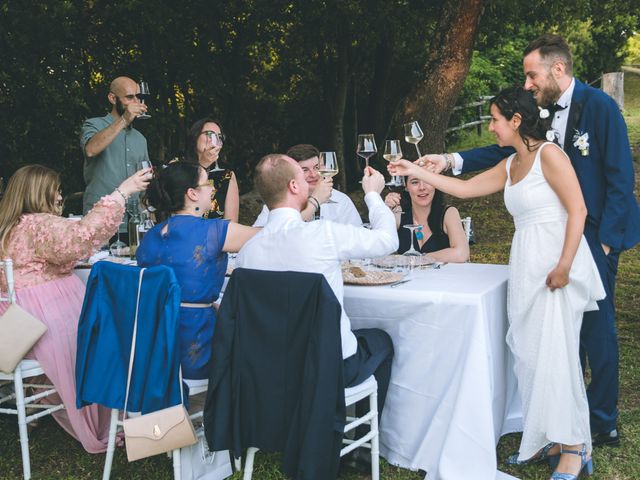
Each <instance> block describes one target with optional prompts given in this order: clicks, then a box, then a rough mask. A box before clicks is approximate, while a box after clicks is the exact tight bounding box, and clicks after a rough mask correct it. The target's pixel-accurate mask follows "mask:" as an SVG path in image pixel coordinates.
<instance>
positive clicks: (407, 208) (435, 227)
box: [400, 188, 444, 235]
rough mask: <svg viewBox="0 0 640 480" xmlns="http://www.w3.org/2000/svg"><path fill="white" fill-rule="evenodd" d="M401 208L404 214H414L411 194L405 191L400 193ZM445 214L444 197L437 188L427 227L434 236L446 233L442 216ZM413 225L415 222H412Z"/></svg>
mask: <svg viewBox="0 0 640 480" xmlns="http://www.w3.org/2000/svg"><path fill="white" fill-rule="evenodd" d="M400 207H402V211H403V212H412V211H413V208H412V207H411V196H410V195H409V192H407V191H406V190H403V191H402V193H400ZM443 212H444V195H443V194H442V192H441V191H440V190H438V189H437V188H436V189H434V190H433V200H432V201H431V211H430V212H429V216H428V217H427V225H429V229H430V230H431V233H432V234H433V235H436V234H440V233H444V230H443V228H442V214H443ZM412 223H413V220H412Z"/></svg>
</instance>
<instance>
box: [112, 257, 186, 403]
mask: <svg viewBox="0 0 640 480" xmlns="http://www.w3.org/2000/svg"><path fill="white" fill-rule="evenodd" d="M145 270H146V268H141V269H140V277H139V278H138V298H137V300H136V316H135V317H134V319H133V336H132V338H131V354H130V355H129V372H128V373H127V390H126V393H125V396H124V413H125V414H126V413H127V404H128V403H129V387H130V386H131V372H132V371H133V359H134V358H135V354H136V337H137V336H138V312H139V309H140V293H141V291H142V276H143V275H144V271H145ZM179 377H180V384H179V386H180V403H181V404H184V394H183V392H182V365H180V369H179Z"/></svg>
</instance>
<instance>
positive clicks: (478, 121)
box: [446, 96, 493, 135]
mask: <svg viewBox="0 0 640 480" xmlns="http://www.w3.org/2000/svg"><path fill="white" fill-rule="evenodd" d="M492 98H493V96H484V97H480V100H478V101H477V102H470V103H466V104H464V105H458V106H457V107H453V111H454V112H455V111H458V110H466V109H467V108H475V109H476V118H475V120H473V121H471V122H467V123H463V124H462V125H457V126H455V127H449V128H447V130H446V133H449V132H455V131H457V130H464V129H465V128H471V127H476V131H477V132H478V135H482V124H483V123H484V122H486V121H487V120H489V119H490V118H491V115H483V108H484V106H485V105H486V104H487V102H488V101H489V100H491V99H492Z"/></svg>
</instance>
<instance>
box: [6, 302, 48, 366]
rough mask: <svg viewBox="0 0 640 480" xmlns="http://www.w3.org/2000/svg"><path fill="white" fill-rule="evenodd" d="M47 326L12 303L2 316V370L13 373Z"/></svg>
mask: <svg viewBox="0 0 640 480" xmlns="http://www.w3.org/2000/svg"><path fill="white" fill-rule="evenodd" d="M46 331H47V326H46V325H45V324H44V323H42V322H41V321H40V320H38V319H37V318H36V317H34V316H33V315H31V314H30V313H29V312H27V311H26V310H24V309H23V308H21V307H20V306H18V305H16V304H15V303H12V304H11V305H9V308H8V309H7V311H6V312H4V315H2V316H1V317H0V371H3V372H4V373H11V372H13V371H14V370H15V368H16V365H18V363H20V361H21V360H22V359H23V358H24V356H25V355H26V354H27V352H29V350H31V347H33V346H34V345H35V344H36V342H37V341H38V340H40V337H41V336H42V335H44V333H45V332H46Z"/></svg>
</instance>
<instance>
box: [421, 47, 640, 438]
mask: <svg viewBox="0 0 640 480" xmlns="http://www.w3.org/2000/svg"><path fill="white" fill-rule="evenodd" d="M523 66H524V74H525V77H526V80H525V88H526V89H527V90H531V91H532V92H533V94H534V96H535V98H536V101H537V103H538V105H540V106H541V107H546V108H547V109H548V110H549V112H550V114H551V115H553V122H552V128H553V131H552V132H551V133H550V134H553V135H554V137H555V139H556V140H557V141H558V143H559V144H560V146H562V147H563V148H564V151H565V152H566V153H567V155H568V156H569V158H570V159H571V163H572V164H573V167H574V168H575V171H576V174H577V175H578V180H579V181H580V186H581V188H582V194H583V195H584V200H585V203H586V205H587V212H588V213H587V220H586V223H585V228H584V236H585V238H586V239H587V242H588V243H589V248H590V249H591V253H592V254H593V258H594V259H595V262H596V264H597V266H598V270H599V272H600V277H601V278H602V283H603V284H604V287H605V290H606V292H607V297H606V298H605V299H604V300H602V301H600V302H598V306H599V308H600V309H599V310H598V311H593V312H587V313H585V314H584V317H583V322H582V329H581V332H580V356H581V360H582V364H583V367H586V364H587V363H588V365H589V368H590V369H591V383H590V384H589V386H588V388H587V397H588V400H589V411H590V417H591V432H592V435H593V445H594V446H599V445H612V446H617V445H619V444H620V439H619V435H618V427H617V420H618V407H617V403H618V340H617V333H616V325H615V307H614V293H615V281H616V273H617V269H618V256H619V254H620V252H621V251H623V250H626V249H629V248H632V247H633V246H634V245H635V244H637V243H638V242H639V241H640V209H639V208H638V202H637V201H636V198H635V195H634V193H633V189H634V185H635V180H634V171H633V163H632V158H631V149H630V147H629V140H628V136H627V127H626V125H625V122H624V119H623V118H622V115H621V114H620V109H619V108H618V105H617V104H616V103H615V101H614V100H613V99H612V98H611V97H609V96H608V95H607V94H605V93H604V92H602V91H601V90H598V89H595V88H592V87H590V86H588V85H585V84H584V83H582V82H580V81H578V80H577V79H575V78H574V77H573V69H572V67H573V62H572V58H571V51H570V50H569V47H568V46H567V44H566V42H565V41H564V40H563V39H562V38H561V37H559V36H556V35H543V36H542V37H539V38H537V39H536V40H534V41H533V42H531V43H530V44H529V45H528V46H527V48H526V49H525V51H524V60H523ZM511 153H513V149H511V148H500V147H499V146H497V145H491V146H489V147H483V148H476V149H473V150H469V151H466V152H460V153H455V154H444V155H426V156H425V157H422V159H421V160H420V161H422V162H424V161H427V162H429V163H431V164H433V165H435V167H436V168H437V169H439V170H443V169H446V168H448V167H450V168H452V169H453V172H454V173H455V174H458V173H461V172H462V173H464V172H473V171H476V170H481V169H484V168H488V167H492V166H494V165H496V164H497V163H498V162H499V161H500V160H502V159H503V158H505V157H507V156H508V155H510V154H511ZM534 254H535V252H532V255H534Z"/></svg>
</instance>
